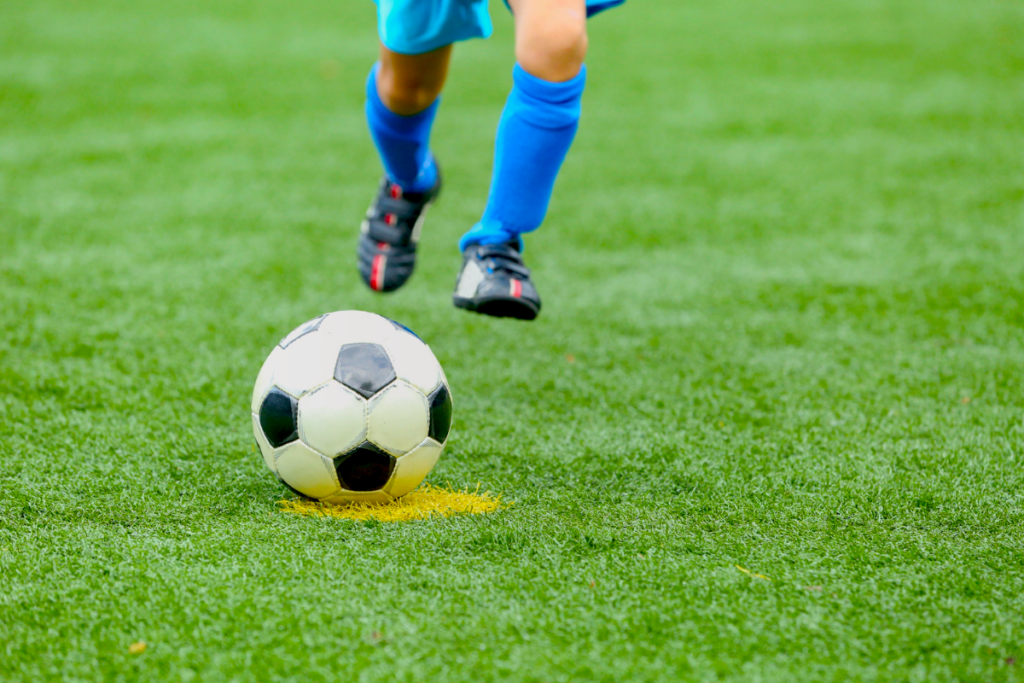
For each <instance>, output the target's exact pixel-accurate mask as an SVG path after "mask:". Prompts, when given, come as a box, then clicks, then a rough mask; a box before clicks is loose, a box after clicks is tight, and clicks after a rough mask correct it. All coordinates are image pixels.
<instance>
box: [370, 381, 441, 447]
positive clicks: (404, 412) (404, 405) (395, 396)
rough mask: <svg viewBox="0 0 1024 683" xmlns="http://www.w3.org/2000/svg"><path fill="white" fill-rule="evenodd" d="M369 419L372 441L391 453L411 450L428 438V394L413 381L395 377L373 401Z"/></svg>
mask: <svg viewBox="0 0 1024 683" xmlns="http://www.w3.org/2000/svg"><path fill="white" fill-rule="evenodd" d="M368 422H369V429H368V430H367V434H366V436H367V438H368V439H369V441H370V443H372V444H375V445H376V446H379V447H380V448H381V449H382V450H384V451H387V452H388V453H391V454H392V455H403V454H405V453H408V452H409V451H411V450H412V449H413V448H415V447H416V446H418V445H419V444H420V443H422V442H423V439H425V438H427V431H428V429H429V427H430V424H429V423H430V408H429V406H428V405H427V397H426V396H424V395H423V392H421V391H420V390H419V389H417V388H416V387H414V386H412V385H411V384H407V383H406V382H403V381H401V380H396V381H395V382H393V383H391V384H390V385H389V386H388V387H387V388H386V389H384V390H383V391H381V392H380V393H379V394H377V395H376V396H374V397H373V399H372V400H371V401H370V406H369V420H368Z"/></svg>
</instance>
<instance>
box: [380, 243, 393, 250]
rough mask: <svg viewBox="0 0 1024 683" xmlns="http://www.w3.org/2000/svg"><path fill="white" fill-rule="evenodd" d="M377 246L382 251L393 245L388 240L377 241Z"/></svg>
mask: <svg viewBox="0 0 1024 683" xmlns="http://www.w3.org/2000/svg"><path fill="white" fill-rule="evenodd" d="M377 248H378V249H380V250H381V251H387V250H388V249H390V248H391V245H390V244H388V243H387V242H377Z"/></svg>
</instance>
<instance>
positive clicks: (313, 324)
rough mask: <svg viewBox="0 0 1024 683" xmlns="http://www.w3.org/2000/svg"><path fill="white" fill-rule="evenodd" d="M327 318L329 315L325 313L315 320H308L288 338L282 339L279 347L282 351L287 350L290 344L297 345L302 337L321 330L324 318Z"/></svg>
mask: <svg viewBox="0 0 1024 683" xmlns="http://www.w3.org/2000/svg"><path fill="white" fill-rule="evenodd" d="M326 317H327V314H326V313H324V314H323V315H321V316H318V317H316V318H313V319H312V320H308V321H306V322H304V323H302V324H301V325H299V326H298V327H296V328H295V329H294V330H292V331H291V332H289V333H288V336H287V337H285V338H284V339H282V340H281V343H280V344H278V346H280V347H281V348H282V349H287V348H288V346H289V345H290V344H293V343H295V342H296V341H298V340H299V339H301V338H302V337H305V336H306V335H307V334H309V333H310V332H316V331H317V330H318V329H320V323H322V322H323V321H324V318H326Z"/></svg>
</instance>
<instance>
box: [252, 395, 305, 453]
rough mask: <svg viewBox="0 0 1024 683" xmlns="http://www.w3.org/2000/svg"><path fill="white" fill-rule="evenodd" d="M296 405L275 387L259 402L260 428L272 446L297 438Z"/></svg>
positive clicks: (277, 446)
mask: <svg viewBox="0 0 1024 683" xmlns="http://www.w3.org/2000/svg"><path fill="white" fill-rule="evenodd" d="M298 407H299V404H298V402H297V401H296V400H295V399H294V398H292V397H291V396H289V395H288V394H286V393H284V392H283V391H281V390H280V389H278V388H277V387H273V388H272V389H271V390H270V393H268V394H267V397H266V398H264V399H263V403H261V404H260V428H261V429H262V430H263V436H265V437H267V442H268V443H269V444H270V445H271V446H273V447H274V448H280V447H281V446H283V445H285V444H286V443H291V442H292V441H295V440H296V439H297V438H299V431H298V420H297V419H296V418H297V414H298Z"/></svg>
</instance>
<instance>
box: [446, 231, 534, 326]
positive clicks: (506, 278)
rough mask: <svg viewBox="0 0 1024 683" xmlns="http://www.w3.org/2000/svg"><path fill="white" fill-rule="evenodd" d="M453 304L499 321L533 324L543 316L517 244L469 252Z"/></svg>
mask: <svg viewBox="0 0 1024 683" xmlns="http://www.w3.org/2000/svg"><path fill="white" fill-rule="evenodd" d="M452 302H453V303H454V304H455V305H456V306H457V307H458V308H464V309H466V310H467V311H473V312H475V313H483V314H484V315H493V316H495V317H496V318H519V319H520V320H533V319H534V318H536V317H537V315H538V314H539V313H540V295H539V294H538V293H537V288H536V287H534V286H533V282H532V281H531V280H530V269H529V268H527V267H526V266H524V265H523V257H522V256H521V255H520V253H519V244H518V243H517V242H514V241H513V242H507V243H505V244H487V245H474V246H471V247H469V248H468V249H466V253H465V254H463V261H462V271H461V272H460V273H459V279H458V282H456V283H455V294H454V295H453V296H452Z"/></svg>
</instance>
